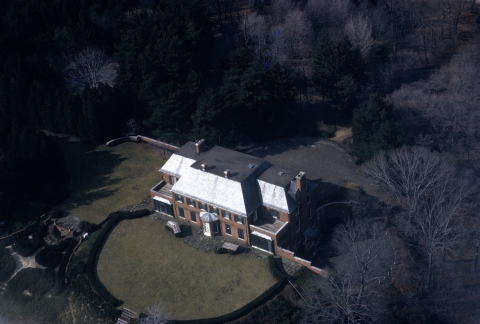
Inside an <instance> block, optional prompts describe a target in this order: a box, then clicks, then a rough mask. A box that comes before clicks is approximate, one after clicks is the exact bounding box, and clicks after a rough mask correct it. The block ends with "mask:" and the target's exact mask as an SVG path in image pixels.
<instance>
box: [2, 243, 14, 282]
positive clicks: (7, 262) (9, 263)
mask: <svg viewBox="0 0 480 324" xmlns="http://www.w3.org/2000/svg"><path fill="white" fill-rule="evenodd" d="M15 267H16V263H15V259H14V258H13V257H12V255H11V254H10V251H9V250H7V249H6V248H4V247H1V248H0V283H2V282H5V281H7V280H8V279H10V277H11V276H12V274H13V272H14V271H15Z"/></svg>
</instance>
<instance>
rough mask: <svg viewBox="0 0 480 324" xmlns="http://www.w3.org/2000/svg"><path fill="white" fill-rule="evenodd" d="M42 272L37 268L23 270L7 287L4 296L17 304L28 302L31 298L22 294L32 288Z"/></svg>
mask: <svg viewBox="0 0 480 324" xmlns="http://www.w3.org/2000/svg"><path fill="white" fill-rule="evenodd" d="M42 273H43V270H42V269H39V268H25V269H22V270H20V271H19V272H17V274H16V275H15V277H13V278H12V279H11V280H10V281H9V282H8V285H7V289H6V292H5V293H6V294H7V296H8V297H9V298H12V299H15V300H17V301H18V302H24V303H26V302H28V301H30V300H31V299H32V297H31V296H28V295H27V294H24V291H25V290H28V291H30V290H29V288H30V287H33V286H34V285H35V284H36V283H37V282H38V281H39V280H40V278H41V277H42Z"/></svg>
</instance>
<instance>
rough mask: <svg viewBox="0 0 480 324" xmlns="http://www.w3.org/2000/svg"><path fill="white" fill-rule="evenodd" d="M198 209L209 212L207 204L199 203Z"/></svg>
mask: <svg viewBox="0 0 480 324" xmlns="http://www.w3.org/2000/svg"><path fill="white" fill-rule="evenodd" d="M198 208H199V209H201V210H204V211H207V204H205V203H202V202H198Z"/></svg>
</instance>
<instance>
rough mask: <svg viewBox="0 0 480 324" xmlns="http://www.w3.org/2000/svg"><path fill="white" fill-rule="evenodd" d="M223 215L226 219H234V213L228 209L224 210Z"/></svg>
mask: <svg viewBox="0 0 480 324" xmlns="http://www.w3.org/2000/svg"><path fill="white" fill-rule="evenodd" d="M222 217H223V218H225V219H232V214H231V213H230V212H228V211H226V210H222Z"/></svg>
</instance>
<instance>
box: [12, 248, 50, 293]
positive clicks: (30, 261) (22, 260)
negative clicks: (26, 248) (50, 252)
mask: <svg viewBox="0 0 480 324" xmlns="http://www.w3.org/2000/svg"><path fill="white" fill-rule="evenodd" d="M6 248H7V249H8V250H9V251H10V254H11V255H12V257H13V258H14V259H15V263H16V268H15V271H14V272H13V275H12V276H11V277H10V279H8V280H7V282H6V283H5V284H8V282H9V281H10V280H11V279H12V278H13V277H15V275H16V274H17V272H19V271H20V270H22V269H24V268H40V269H45V267H42V266H41V265H39V264H38V263H37V261H35V256H36V255H37V253H38V252H40V250H41V249H43V247H42V248H40V249H38V250H37V251H36V252H35V253H34V254H32V255H31V256H29V257H22V256H21V255H19V254H18V253H17V252H15V251H13V248H12V246H11V245H10V246H7V247H6Z"/></svg>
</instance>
